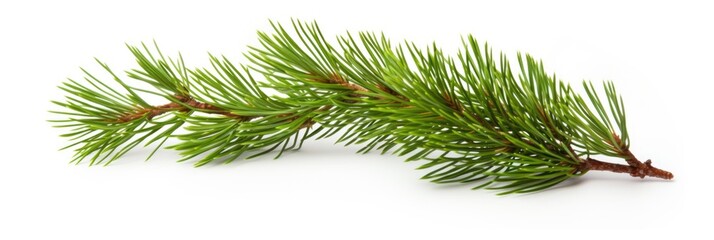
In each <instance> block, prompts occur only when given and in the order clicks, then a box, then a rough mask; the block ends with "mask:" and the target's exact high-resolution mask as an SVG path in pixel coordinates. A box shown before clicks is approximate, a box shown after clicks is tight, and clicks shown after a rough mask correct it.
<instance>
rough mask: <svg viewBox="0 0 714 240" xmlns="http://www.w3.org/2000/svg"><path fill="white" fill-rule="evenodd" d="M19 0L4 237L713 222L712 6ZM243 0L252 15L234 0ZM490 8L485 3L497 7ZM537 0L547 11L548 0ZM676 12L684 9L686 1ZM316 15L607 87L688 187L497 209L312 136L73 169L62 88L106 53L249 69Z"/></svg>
mask: <svg viewBox="0 0 714 240" xmlns="http://www.w3.org/2000/svg"><path fill="white" fill-rule="evenodd" d="M235 2H236V3H232V4H228V3H221V2H212V1H188V2H179V1H172V2H164V3H153V2H149V1H117V2H115V3H100V2H99V1H87V2H77V1H47V2H40V1H22V3H13V2H9V1H3V2H2V3H0V50H1V51H0V70H1V71H0V79H1V80H0V82H2V83H1V85H0V86H2V88H1V89H2V90H0V91H1V93H0V97H1V101H0V104H2V105H1V109H2V110H1V112H2V115H0V121H1V122H0V130H1V131H0V133H1V135H0V140H1V141H2V144H1V145H0V146H2V147H1V148H2V154H3V155H2V156H1V157H0V159H2V160H1V161H2V162H0V163H2V164H0V239H169V238H171V239H387V238H389V239H420V238H423V239H438V238H442V239H454V238H461V239H476V238H478V239H496V238H498V239H501V238H503V237H507V238H510V237H514V236H518V237H528V238H548V239H566V238H567V239H605V238H611V237H615V238H623V239H624V238H625V237H628V238H629V237H637V238H639V239H645V238H648V239H652V238H670V239H671V237H673V236H681V235H682V234H684V233H688V234H704V235H708V234H707V233H706V231H707V230H708V229H706V228H707V227H711V222H712V219H711V218H712V217H711V216H712V215H713V214H714V211H712V206H711V204H712V203H713V200H714V199H712V197H711V191H712V184H711V183H712V180H713V179H714V177H712V176H711V175H712V169H714V166H713V165H712V159H711V152H709V151H711V150H712V147H711V146H712V145H711V138H712V125H711V120H712V119H711V117H710V116H711V112H712V106H711V105H712V103H714V101H713V100H714V99H712V95H713V94H712V87H713V84H712V80H713V79H712V67H713V66H712V65H713V64H712V63H713V61H712V56H714V48H713V47H712V43H714V38H713V37H712V36H711V35H710V34H711V32H712V22H714V19H713V18H712V16H713V14H712V13H711V10H712V7H710V6H707V5H705V4H703V3H695V2H688V1H673V3H659V2H655V1H646V2H643V3H621V2H619V1H618V2H605V1H595V3H588V4H585V3H582V4H581V3H568V2H561V3H555V2H554V3H524V2H507V1H501V3H498V4H494V3H484V2H477V1H463V2H452V1H445V0H439V1H428V2H424V3H418V2H409V3H399V4H397V3H390V2H388V1H385V0H381V1H350V2H344V3H342V2H338V1H326V2H313V1H285V2H273V1H244V2H243V1H235ZM238 2H240V3H238ZM489 2H490V1H489ZM534 2H535V1H534ZM675 2H676V3H675ZM290 17H297V18H300V19H304V20H313V19H314V20H317V21H318V22H319V23H320V24H321V27H322V30H323V32H324V33H325V34H326V35H327V36H329V37H332V36H335V35H336V34H341V33H343V32H344V31H346V30H351V31H359V30H368V31H384V32H385V33H386V34H387V35H388V36H390V37H392V38H393V39H395V40H403V39H409V40H412V41H415V42H416V43H417V44H428V43H430V42H431V41H436V42H437V43H438V44H440V45H441V46H442V47H443V48H444V50H445V51H449V52H454V51H455V50H456V48H457V46H458V44H459V38H460V36H463V35H465V34H469V33H471V34H474V35H475V36H476V37H477V38H479V39H480V40H481V41H488V42H489V43H490V45H491V46H493V47H494V49H496V50H501V51H504V52H505V53H507V54H509V55H510V56H513V54H515V53H516V52H517V51H522V52H529V53H531V54H533V55H535V56H536V57H538V58H541V59H543V61H544V62H545V64H546V67H547V68H548V70H549V71H554V72H557V74H558V77H559V78H560V79H562V80H564V81H570V82H573V83H578V82H579V81H580V80H582V79H588V80H593V81H601V80H606V79H609V80H613V81H615V83H616V85H617V87H618V90H619V91H620V93H622V94H623V95H624V97H625V103H626V106H627V113H628V115H627V116H628V118H629V119H628V124H629V128H630V133H631V138H632V150H633V152H635V154H636V155H638V156H639V157H640V158H641V159H648V158H651V159H653V161H654V165H655V166H658V167H661V168H664V169H668V170H671V171H672V172H674V174H675V180H674V181H659V180H650V179H645V180H640V179H634V178H631V177H629V176H627V175H623V174H612V173H588V174H587V175H586V176H584V177H581V178H578V179H574V180H571V181H568V182H566V183H563V184H561V185H559V186H557V187H556V188H553V189H550V190H547V191H543V192H539V193H535V194H527V195H515V196H505V197H499V196H496V195H495V194H494V192H492V191H471V190H469V187H470V186H467V185H436V184H432V183H430V182H427V181H422V180H419V177H420V176H421V175H422V174H424V173H425V172H424V171H416V170H414V169H413V168H415V167H416V166H418V163H404V162H402V159H400V158H399V157H395V156H388V155H385V156H380V155H378V154H368V155H357V154H354V151H355V150H356V148H353V147H349V148H344V147H342V146H338V145H332V142H331V141H329V140H328V141H318V142H309V143H308V144H307V145H306V146H305V147H304V149H302V150H301V151H298V152H290V153H289V154H287V155H285V156H284V157H283V158H281V159H279V160H271V157H266V158H261V159H257V160H250V161H239V162H237V163H234V164H230V165H209V166H206V167H203V168H193V167H192V165H190V164H188V163H175V159H177V155H176V154H175V153H174V152H171V151H168V150H167V151H164V152H162V153H160V154H159V155H158V156H156V157H155V158H153V159H152V160H150V161H148V162H144V161H143V159H144V157H145V156H146V154H147V153H148V151H147V150H137V151H133V152H131V153H130V154H128V155H127V156H126V157H124V158H122V159H121V160H119V161H117V162H116V164H113V165H111V166H109V167H87V166H86V165H84V164H82V165H79V166H75V165H70V164H68V161H69V160H70V158H71V154H72V153H71V151H61V152H60V151H57V149H58V148H60V147H61V146H63V145H64V144H66V143H67V141H66V140H65V139H60V138H59V137H58V136H57V135H58V134H60V133H61V131H59V130H57V129H53V128H51V127H50V124H48V123H47V122H45V120H47V119H50V118H53V117H55V116H52V115H51V114H49V113H47V110H49V109H51V108H53V106H52V105H51V104H50V103H49V101H50V100H51V99H55V100H56V99H60V98H61V96H62V93H61V92H60V91H59V90H58V89H57V88H56V86H57V85H58V84H60V82H61V81H63V80H64V79H65V78H66V77H73V78H78V77H80V76H81V74H80V73H81V72H80V70H79V67H80V66H84V67H87V68H88V69H90V70H91V71H98V67H97V66H96V65H95V64H94V63H93V59H92V58H93V57H98V58H100V59H102V60H103V61H105V62H107V63H109V64H110V65H111V66H112V67H113V68H114V69H117V70H119V69H127V68H130V67H133V66H134V65H133V60H132V59H131V56H130V54H129V52H128V51H127V50H126V48H125V47H124V43H130V44H136V43H139V42H141V41H151V40H153V39H156V40H157V41H158V42H159V43H160V45H161V46H162V48H163V49H164V51H166V52H172V53H175V52H177V51H181V52H182V53H183V56H184V57H185V58H186V59H187V62H188V64H189V65H191V66H195V67H199V66H201V67H202V66H206V65H207V54H206V53H207V52H212V53H218V54H225V55H227V56H228V57H229V58H231V59H234V60H236V61H243V60H242V59H243V58H242V57H241V54H242V52H245V51H246V50H247V45H250V44H255V43H256V35H255V31H256V30H259V29H260V30H269V25H268V19H274V20H278V21H281V22H284V23H287V22H288V21H289V19H290Z"/></svg>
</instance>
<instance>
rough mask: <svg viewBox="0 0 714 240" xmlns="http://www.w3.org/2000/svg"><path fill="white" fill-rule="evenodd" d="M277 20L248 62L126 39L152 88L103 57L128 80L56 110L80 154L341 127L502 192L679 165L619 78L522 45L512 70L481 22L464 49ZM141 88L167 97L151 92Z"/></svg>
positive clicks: (296, 142) (239, 141)
mask: <svg viewBox="0 0 714 240" xmlns="http://www.w3.org/2000/svg"><path fill="white" fill-rule="evenodd" d="M272 24H273V30H274V32H273V33H265V32H259V33H258V36H259V40H260V46H253V47H251V48H250V51H249V52H248V53H247V56H248V57H249V61H250V64H249V65H248V66H241V67H236V66H235V65H234V64H232V63H231V62H230V61H229V60H227V59H226V58H225V57H222V58H219V57H215V56H210V59H211V65H212V66H211V68H204V69H195V70H189V69H187V68H186V67H185V66H184V62H183V60H182V59H181V57H180V55H179V57H178V58H177V60H174V59H171V58H167V57H164V55H163V54H162V53H161V51H159V50H158V47H157V48H156V49H155V50H151V49H149V48H148V47H146V46H145V45H142V48H141V49H140V48H137V47H132V46H129V49H130V50H131V52H132V53H133V54H134V55H135V57H136V58H137V63H138V65H139V68H138V69H134V70H130V71H128V72H127V76H128V77H129V78H131V79H133V80H138V81H140V82H144V83H147V84H149V85H150V86H151V87H152V88H153V89H149V88H138V87H134V86H131V85H129V84H128V83H127V82H125V81H123V80H120V78H119V77H117V75H115V74H114V73H113V72H112V71H111V70H110V69H109V68H108V67H107V66H106V65H104V64H102V66H103V67H104V68H105V69H106V70H107V72H108V73H109V75H110V76H111V77H112V78H113V79H114V80H115V82H116V83H118V85H119V86H120V87H119V88H115V87H112V86H109V85H108V84H106V83H104V82H103V81H100V80H98V79H97V78H95V77H94V76H93V75H91V74H89V73H88V72H86V71H85V73H86V74H87V78H86V81H87V83H85V84H80V83H78V82H76V81H73V80H70V81H68V82H67V83H65V84H64V85H63V86H61V88H62V89H63V90H64V91H66V92H67V93H68V94H69V95H68V96H67V99H66V101H64V102H55V103H56V104H58V105H60V106H61V107H63V108H65V110H64V111H58V112H57V113H60V114H63V115H65V116H67V118H68V119H62V120H56V122H58V123H59V125H58V127H67V128H70V132H69V133H68V134H65V135H63V136H65V137H71V138H72V141H73V143H72V144H71V145H70V146H69V147H72V146H78V147H77V148H76V151H77V154H76V156H75V160H74V161H75V162H77V163H79V162H81V161H82V159H85V158H91V161H90V165H92V164H98V163H101V162H103V161H104V159H109V160H108V161H107V162H106V163H105V164H109V163H110V162H112V161H114V160H115V159H117V158H119V157H120V156H121V155H123V154H124V153H126V152H127V151H129V150H130V149H132V148H133V147H135V146H137V145H138V144H140V143H144V144H145V145H149V144H151V143H154V142H157V141H159V140H161V141H160V144H158V145H159V147H160V146H161V145H162V143H163V142H164V141H166V139H167V138H169V137H174V138H177V139H178V140H179V141H180V142H179V143H177V144H175V145H172V146H169V147H168V148H171V149H176V150H179V151H180V152H181V154H182V155H183V156H184V158H183V159H181V160H180V161H185V160H189V159H194V158H199V160H197V161H196V162H195V165H196V166H201V165H204V164H207V163H210V162H214V161H223V162H226V163H227V162H231V161H233V160H235V159H238V158H240V157H241V156H243V155H244V154H247V153H250V152H253V153H252V155H250V156H248V158H250V157H255V156H260V155H262V154H265V153H268V152H270V151H272V150H274V149H278V148H279V149H280V151H279V153H278V155H277V156H278V157H279V156H280V155H281V154H282V153H283V152H284V151H286V150H289V149H299V148H300V146H301V145H302V143H303V141H305V140H306V139H309V138H316V139H319V138H325V137H330V136H333V135H335V134H337V133H340V134H341V136H340V137H339V138H338V140H337V142H339V143H344V144H345V145H350V144H362V145H363V146H364V147H363V148H362V149H360V150H359V152H360V153H366V152H369V151H372V150H379V151H381V152H382V153H388V152H391V153H393V154H396V155H399V156H404V155H407V156H408V158H407V160H408V161H416V160H420V161H425V162H426V163H425V164H423V165H422V166H421V167H420V168H422V169H426V168H430V169H434V170H432V171H431V172H429V173H427V174H426V175H425V176H424V178H425V179H430V180H431V181H433V182H437V183H452V182H462V183H471V182H475V183H478V185H477V186H476V187H475V189H478V188H488V189H497V190H499V191H501V194H508V193H523V192H532V191H538V190H541V189H545V188H548V187H551V186H553V185H556V184H558V183H560V182H562V181H565V180H567V179H569V178H572V177H576V176H580V175H583V174H585V173H586V172H588V171H591V170H594V171H611V172H616V173H628V174H630V175H632V176H634V177H640V178H644V177H645V176H650V177H657V178H663V179H671V178H672V177H673V176H672V174H671V173H669V172H666V171H664V170H661V169H658V168H655V167H652V166H651V161H649V160H648V161H646V162H644V163H642V162H640V161H639V160H638V159H637V158H636V157H635V156H634V155H633V154H632V152H631V151H630V150H629V146H630V142H629V135H628V132H627V128H626V119H625V110H624V105H623V101H622V97H620V96H619V95H617V93H616V92H615V88H614V85H613V84H612V83H611V82H606V83H604V84H603V89H604V98H601V97H600V95H599V94H602V93H601V92H600V93H599V92H598V91H597V90H596V88H595V87H594V86H593V85H592V83H590V82H584V83H583V87H584V89H585V93H586V94H585V97H582V96H581V95H579V94H577V93H575V91H574V90H573V89H572V88H571V87H570V86H569V85H568V84H565V83H563V82H561V81H559V80H557V79H556V77H555V76H554V75H548V74H547V73H546V72H545V71H544V68H543V65H542V63H541V62H539V61H536V60H535V59H533V58H532V57H530V56H529V55H521V54H519V55H518V68H519V70H520V72H519V73H518V75H514V72H513V71H512V69H511V66H510V63H509V61H508V60H507V59H506V57H505V56H503V55H502V54H501V55H500V56H498V57H495V56H494V54H493V53H492V52H491V50H490V49H489V48H488V47H487V46H484V47H482V46H481V45H480V44H478V43H477V41H476V40H475V39H474V38H473V37H470V36H469V37H467V38H465V39H464V40H463V48H462V50H461V51H460V52H459V53H458V54H457V56H456V57H455V58H454V57H451V56H447V55H446V54H444V53H443V52H442V51H441V50H439V49H438V47H437V46H436V45H435V44H434V45H431V46H428V47H427V48H425V49H421V48H418V47H416V46H415V45H414V44H411V43H408V42H407V43H403V44H396V45H392V44H391V42H390V41H389V40H388V39H387V38H386V37H384V36H378V35H376V34H373V33H365V32H362V33H359V34H357V35H352V34H349V33H348V34H346V35H343V36H340V37H338V39H337V40H338V41H337V43H338V45H333V44H331V43H329V42H328V41H326V40H325V38H324V37H323V35H322V33H321V31H320V29H319V27H318V26H317V25H316V24H314V23H313V24H307V23H303V22H300V21H293V22H292V27H293V31H290V32H289V31H287V30H286V29H285V28H283V26H281V25H280V24H274V23H272ZM100 64H101V63H100ZM251 72H257V73H260V75H262V76H263V77H264V78H265V80H261V81H257V80H255V79H254V78H253V76H252V74H251ZM264 90H269V91H273V92H276V94H272V95H269V94H267V93H266V92H265V91H264ZM141 94H153V95H158V96H161V97H163V98H165V99H167V100H168V101H169V103H164V104H160V105H151V104H148V103H147V102H146V101H145V100H144V99H143V98H142V97H141ZM183 125H186V127H184V130H185V131H184V132H183V133H180V134H175V133H174V131H175V130H177V129H178V128H179V127H181V126H183ZM157 149H158V147H157ZM117 150H118V151H117ZM152 154H153V153H152ZM597 155H603V156H610V157H615V158H620V159H623V160H624V161H625V162H627V163H628V165H621V164H616V163H607V162H602V161H598V160H595V159H594V158H592V157H593V156H597Z"/></svg>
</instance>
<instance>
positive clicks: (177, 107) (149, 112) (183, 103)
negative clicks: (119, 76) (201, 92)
mask: <svg viewBox="0 0 714 240" xmlns="http://www.w3.org/2000/svg"><path fill="white" fill-rule="evenodd" d="M174 97H175V98H176V99H177V100H179V102H172V103H167V104H164V105H159V106H154V107H150V108H141V109H138V110H136V111H134V112H133V113H128V114H124V115H122V116H120V117H119V118H118V119H116V121H115V122H117V123H125V122H130V121H133V120H136V119H140V118H143V117H144V116H146V118H147V119H149V120H151V119H152V118H154V117H157V116H159V115H162V114H164V113H167V112H172V111H179V112H187V111H190V110H199V111H201V112H205V113H212V114H220V115H223V116H226V117H230V118H235V119H239V120H241V121H245V120H250V119H252V118H253V116H241V115H236V114H233V113H231V112H229V111H226V110H224V109H221V108H219V107H216V106H213V105H210V104H208V103H202V102H199V101H196V100H195V99H193V98H191V97H186V96H174Z"/></svg>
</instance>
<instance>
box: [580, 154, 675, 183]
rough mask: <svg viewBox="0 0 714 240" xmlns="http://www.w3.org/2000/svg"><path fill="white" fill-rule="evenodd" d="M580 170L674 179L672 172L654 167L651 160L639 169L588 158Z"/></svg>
mask: <svg viewBox="0 0 714 240" xmlns="http://www.w3.org/2000/svg"><path fill="white" fill-rule="evenodd" d="M578 169H579V171H581V172H582V171H589V170H595V171H610V172H616V173H629V174H630V176H633V177H639V178H645V177H646V176H647V177H655V178H662V179H672V178H674V175H673V174H672V173H671V172H668V171H665V170H662V169H659V168H656V167H653V166H652V161H651V160H647V161H645V162H644V163H642V165H640V166H638V167H633V166H628V165H622V164H616V163H609V162H603V161H599V160H596V159H592V158H587V159H585V160H584V161H583V163H581V164H580V166H579V168H578Z"/></svg>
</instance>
